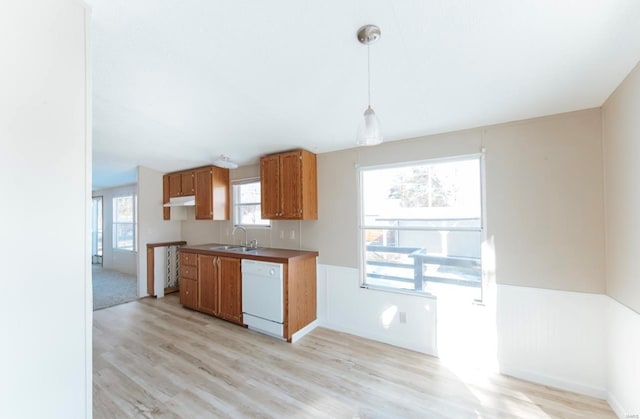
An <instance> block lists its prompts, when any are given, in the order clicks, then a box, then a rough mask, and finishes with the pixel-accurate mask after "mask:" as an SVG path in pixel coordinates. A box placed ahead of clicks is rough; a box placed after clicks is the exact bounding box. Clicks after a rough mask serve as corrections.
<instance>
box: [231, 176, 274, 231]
mask: <svg viewBox="0 0 640 419" xmlns="http://www.w3.org/2000/svg"><path fill="white" fill-rule="evenodd" d="M233 224H234V225H240V226H243V227H270V226H271V221H270V220H263V219H262V217H261V208H260V180H250V181H244V182H237V183H234V184H233Z"/></svg>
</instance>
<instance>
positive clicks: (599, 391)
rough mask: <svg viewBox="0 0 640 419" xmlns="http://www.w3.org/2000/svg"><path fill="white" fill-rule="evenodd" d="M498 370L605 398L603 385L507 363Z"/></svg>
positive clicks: (509, 374) (511, 375) (543, 383)
mask: <svg viewBox="0 0 640 419" xmlns="http://www.w3.org/2000/svg"><path fill="white" fill-rule="evenodd" d="M500 372H501V373H502V374H504V375H508V376H510V377H515V378H519V379H521V380H525V381H531V382H533V383H538V384H542V385H545V386H548V387H555V388H558V389H560V390H566V391H571V392H574V393H579V394H584V395H587V396H591V397H596V398H598V399H602V400H606V399H607V390H606V389H605V388H604V387H594V386H589V385H586V384H583V383H578V382H575V381H570V380H567V379H565V378H560V377H553V376H550V375H545V374H540V373H538V372H534V371H527V370H523V369H519V368H517V367H514V366H512V365H508V364H500Z"/></svg>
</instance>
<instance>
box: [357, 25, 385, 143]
mask: <svg viewBox="0 0 640 419" xmlns="http://www.w3.org/2000/svg"><path fill="white" fill-rule="evenodd" d="M381 35H382V33H381V32H380V28H379V27H377V26H375V25H365V26H363V27H361V28H360V29H358V35H357V36H358V41H360V43H361V44H363V45H366V46H367V97H368V106H367V109H366V110H365V111H364V115H363V119H362V121H361V122H360V125H359V126H358V134H357V136H356V143H357V144H358V145H361V146H370V145H378V144H380V143H381V142H382V130H381V129H380V120H379V119H378V116H377V115H376V113H375V112H374V110H373V109H372V108H371V65H370V54H369V45H371V44H373V43H374V42H376V41H378V39H380V36H381Z"/></svg>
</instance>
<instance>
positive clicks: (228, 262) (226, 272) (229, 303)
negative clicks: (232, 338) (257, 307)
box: [218, 257, 242, 324]
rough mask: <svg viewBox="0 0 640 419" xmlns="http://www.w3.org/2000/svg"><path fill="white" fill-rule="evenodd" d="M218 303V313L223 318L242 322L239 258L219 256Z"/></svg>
mask: <svg viewBox="0 0 640 419" xmlns="http://www.w3.org/2000/svg"><path fill="white" fill-rule="evenodd" d="M218 260H219V264H218V270H219V281H220V282H219V290H220V293H219V294H220V300H219V302H220V305H219V306H218V315H219V316H220V317H222V318H223V319H226V320H229V321H232V322H235V323H239V324H242V274H241V272H240V269H241V268H240V261H241V259H236V258H227V257H219V258H218Z"/></svg>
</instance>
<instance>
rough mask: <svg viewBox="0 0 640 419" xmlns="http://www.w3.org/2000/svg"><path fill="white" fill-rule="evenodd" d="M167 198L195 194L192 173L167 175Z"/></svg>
mask: <svg viewBox="0 0 640 419" xmlns="http://www.w3.org/2000/svg"><path fill="white" fill-rule="evenodd" d="M165 176H168V179H169V197H170V198H175V197H178V196H190V195H193V194H194V193H195V188H194V171H193V170H188V171H186V172H177V173H169V174H168V175H165Z"/></svg>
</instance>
